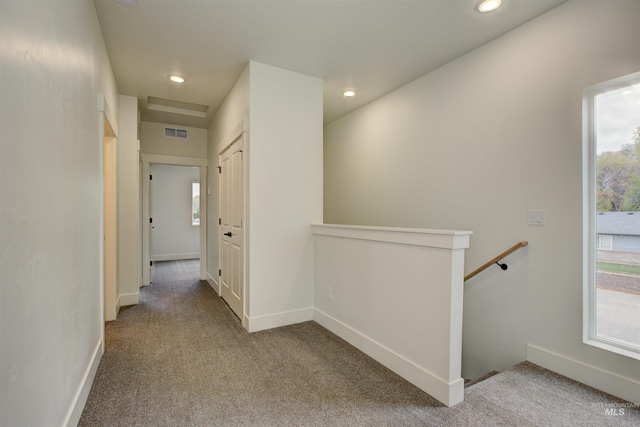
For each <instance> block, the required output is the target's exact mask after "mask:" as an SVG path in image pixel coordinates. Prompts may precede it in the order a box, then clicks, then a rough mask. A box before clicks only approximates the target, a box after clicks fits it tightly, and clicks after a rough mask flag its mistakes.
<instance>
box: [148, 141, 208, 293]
mask: <svg viewBox="0 0 640 427" xmlns="http://www.w3.org/2000/svg"><path fill="white" fill-rule="evenodd" d="M140 159H141V161H142V193H141V197H142V217H141V224H140V226H141V230H142V286H146V285H148V284H149V283H150V278H151V271H150V265H149V264H150V262H151V245H150V224H149V208H150V207H149V201H150V198H149V193H150V185H149V184H150V182H149V170H150V165H152V164H159V165H173V166H195V167H198V168H200V194H201V195H202V194H203V193H204V194H207V191H208V188H207V164H208V161H207V159H199V158H195V157H181V156H166V155H162V154H143V153H140ZM202 183H204V186H203V185H202ZM200 218H201V220H200V280H206V279H207V222H208V221H207V199H206V198H205V199H204V201H203V199H202V197H200ZM202 218H204V219H205V220H204V221H203V220H202Z"/></svg>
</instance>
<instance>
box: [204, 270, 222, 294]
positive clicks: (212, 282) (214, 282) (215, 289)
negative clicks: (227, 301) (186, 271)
mask: <svg viewBox="0 0 640 427" xmlns="http://www.w3.org/2000/svg"><path fill="white" fill-rule="evenodd" d="M207 282H209V285H211V287H212V288H213V292H215V293H216V294H218V296H220V284H219V283H218V281H217V280H216V279H214V278H213V276H212V275H211V274H209V272H207Z"/></svg>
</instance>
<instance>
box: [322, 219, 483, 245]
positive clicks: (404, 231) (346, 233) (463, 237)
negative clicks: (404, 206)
mask: <svg viewBox="0 0 640 427" xmlns="http://www.w3.org/2000/svg"><path fill="white" fill-rule="evenodd" d="M311 231H312V233H313V234H315V235H319V236H333V237H341V238H346V239H358V240H373V241H379V242H389V243H399V244H404V245H412V246H426V247H431V248H443V249H466V248H468V247H469V236H471V234H473V232H471V231H458V230H432V229H425V228H399V227H376V226H367V225H343V224H313V225H312V226H311Z"/></svg>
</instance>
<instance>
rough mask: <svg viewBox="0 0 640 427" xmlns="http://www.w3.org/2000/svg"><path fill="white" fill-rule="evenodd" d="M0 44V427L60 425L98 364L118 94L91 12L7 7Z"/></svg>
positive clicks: (52, 5)
mask: <svg viewBox="0 0 640 427" xmlns="http://www.w3.org/2000/svg"><path fill="white" fill-rule="evenodd" d="M0 39H2V47H1V48H0V70H1V71H0V73H1V74H2V79H1V80H0V93H2V96H1V102H0V128H1V129H2V137H1V138H0V143H1V145H0V200H1V202H0V253H1V254H2V255H1V256H0V283H1V285H0V342H1V343H2V345H0V405H1V406H0V413H1V414H2V421H1V423H2V424H3V425H7V426H26V425H29V426H44V425H63V424H65V423H66V422H67V421H69V420H71V422H72V423H73V420H74V416H76V415H77V416H79V414H75V415H72V410H73V407H74V404H75V396H76V393H78V392H79V391H80V388H81V387H82V385H83V381H84V375H85V371H86V370H87V369H88V368H89V366H90V364H91V362H92V360H93V357H94V355H96V354H98V355H99V354H100V353H99V347H98V346H99V344H100V343H101V338H102V336H101V335H102V329H103V325H104V323H103V320H104V319H103V318H102V305H101V298H102V296H101V293H100V269H99V265H100V264H99V262H100V247H101V246H102V235H101V231H100V215H101V213H100V206H101V195H100V173H101V172H100V171H101V151H102V139H101V137H99V134H100V133H101V132H102V129H100V128H99V122H98V117H99V114H98V108H97V100H98V94H102V95H104V96H105V99H106V103H107V104H108V107H109V108H110V110H111V111H112V113H113V116H112V118H113V119H114V120H115V123H112V124H113V125H114V126H116V127H117V111H118V95H117V87H116V83H115V79H114V77H113V73H112V70H111V67H110V64H109V59H108V56H107V52H106V49H105V46H104V42H103V39H102V34H101V31H100V27H99V24H98V19H97V16H96V12H95V9H94V6H93V2H89V1H84V0H77V1H70V0H64V1H55V0H52V1H46V2H33V1H19V0H16V1H12V0H8V1H3V2H2V3H1V4H0ZM96 351H98V352H97V353H96ZM82 404H83V402H81V403H80V410H81V409H82V407H81V406H82Z"/></svg>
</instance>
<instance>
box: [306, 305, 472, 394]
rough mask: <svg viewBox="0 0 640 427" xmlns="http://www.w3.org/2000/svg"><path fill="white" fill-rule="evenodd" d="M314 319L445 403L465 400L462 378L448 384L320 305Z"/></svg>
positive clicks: (315, 311)
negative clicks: (336, 317) (327, 311)
mask: <svg viewBox="0 0 640 427" xmlns="http://www.w3.org/2000/svg"><path fill="white" fill-rule="evenodd" d="M313 320H314V321H316V322H317V323H318V324H320V325H321V326H322V327H324V328H326V329H328V330H329V331H331V332H333V333H334V334H336V335H337V336H339V337H340V338H342V339H343V340H345V341H347V342H348V343H349V344H351V345H353V346H354V347H356V348H357V349H358V350H360V351H362V352H363V353H366V354H367V355H369V356H371V357H372V358H374V359H375V360H377V361H378V362H380V363H381V364H383V365H384V366H386V367H387V368H389V369H391V370H392V371H393V372H395V373H396V374H398V375H400V376H401V377H403V378H404V379H406V380H407V381H409V382H410V383H412V384H414V385H415V386H417V387H418V388H420V389H421V390H423V391H424V392H425V393H427V394H429V395H430V396H432V397H434V398H436V399H437V400H439V401H440V402H442V403H444V404H445V405H447V406H453V405H455V404H457V403H460V402H462V401H463V400H464V380H463V379H462V378H459V379H458V380H456V381H453V382H451V383H448V382H447V381H446V380H444V379H442V378H440V377H438V376H436V375H434V374H433V373H431V372H429V371H428V370H426V369H425V368H423V367H421V366H419V365H416V364H415V363H413V362H411V361H410V360H407V359H405V358H404V357H403V356H401V355H399V354H398V353H396V352H394V351H393V350H391V349H390V348H387V347H385V346H384V345H382V344H380V343H378V342H376V341H375V340H373V339H371V338H369V337H367V336H366V335H364V334H362V333H360V332H358V331H357V330H355V329H353V328H352V327H350V326H348V325H346V324H344V323H342V322H341V321H339V320H337V319H335V318H334V317H331V316H330V315H328V314H326V313H324V312H322V311H320V310H318V309H317V308H316V309H315V310H314V316H313Z"/></svg>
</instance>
